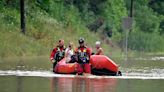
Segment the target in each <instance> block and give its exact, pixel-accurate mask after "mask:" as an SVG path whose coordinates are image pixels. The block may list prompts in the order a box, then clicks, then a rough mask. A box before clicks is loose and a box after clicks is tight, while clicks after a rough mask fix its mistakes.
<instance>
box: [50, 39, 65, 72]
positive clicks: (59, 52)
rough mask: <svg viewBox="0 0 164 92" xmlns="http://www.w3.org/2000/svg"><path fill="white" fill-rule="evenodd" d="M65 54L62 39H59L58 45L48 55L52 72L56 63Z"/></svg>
mask: <svg viewBox="0 0 164 92" xmlns="http://www.w3.org/2000/svg"><path fill="white" fill-rule="evenodd" d="M64 55H65V46H64V40H62V39H61V40H59V42H58V45H57V46H56V47H55V48H54V49H53V50H52V52H51V55H50V60H51V62H52V64H53V72H54V68H55V66H56V64H57V63H58V62H59V61H60V60H62V59H63V58H64Z"/></svg>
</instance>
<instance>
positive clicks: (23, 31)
mask: <svg viewBox="0 0 164 92" xmlns="http://www.w3.org/2000/svg"><path fill="white" fill-rule="evenodd" d="M20 16H21V17H20V20H21V32H22V33H23V34H25V31H26V25H25V8H24V0H20Z"/></svg>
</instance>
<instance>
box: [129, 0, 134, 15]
mask: <svg viewBox="0 0 164 92" xmlns="http://www.w3.org/2000/svg"><path fill="white" fill-rule="evenodd" d="M130 17H133V0H131V3H130Z"/></svg>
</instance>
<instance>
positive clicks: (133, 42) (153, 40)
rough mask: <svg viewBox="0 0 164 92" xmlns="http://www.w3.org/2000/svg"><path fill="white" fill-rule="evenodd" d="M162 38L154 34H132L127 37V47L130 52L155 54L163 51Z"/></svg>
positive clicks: (163, 42)
mask: <svg viewBox="0 0 164 92" xmlns="http://www.w3.org/2000/svg"><path fill="white" fill-rule="evenodd" d="M163 39H164V38H163V37H161V36H159V35H158V34H155V33H153V34H152V33H144V32H141V31H139V32H138V31H136V32H132V33H131V35H130V37H129V42H128V46H129V48H130V49H132V50H137V51H143V52H156V51H163V50H164V48H163V47H164V41H163Z"/></svg>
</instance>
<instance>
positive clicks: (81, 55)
mask: <svg viewBox="0 0 164 92" xmlns="http://www.w3.org/2000/svg"><path fill="white" fill-rule="evenodd" d="M83 48H84V49H83V50H81V48H80V47H78V49H77V57H78V63H89V55H88V54H87V48H86V47H83Z"/></svg>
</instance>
